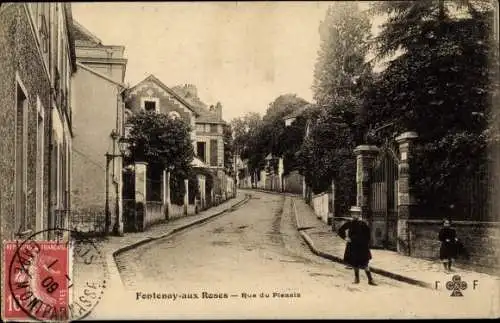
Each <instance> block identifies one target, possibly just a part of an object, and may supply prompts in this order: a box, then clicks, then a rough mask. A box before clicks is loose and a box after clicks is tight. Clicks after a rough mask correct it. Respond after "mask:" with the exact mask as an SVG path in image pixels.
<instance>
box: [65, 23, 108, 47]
mask: <svg viewBox="0 0 500 323" xmlns="http://www.w3.org/2000/svg"><path fill="white" fill-rule="evenodd" d="M72 31H73V37H74V39H75V42H79V43H84V44H85V45H87V46H93V47H99V46H103V44H102V41H101V40H100V39H99V38H98V37H97V36H96V35H94V34H93V33H91V32H90V31H89V30H88V29H87V28H85V27H83V26H82V25H81V24H80V23H78V22H77V21H76V20H73V28H72Z"/></svg>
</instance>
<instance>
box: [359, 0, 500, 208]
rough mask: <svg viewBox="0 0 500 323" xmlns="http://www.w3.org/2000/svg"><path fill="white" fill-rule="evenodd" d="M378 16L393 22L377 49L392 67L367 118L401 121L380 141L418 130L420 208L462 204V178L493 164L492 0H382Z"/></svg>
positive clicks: (377, 86)
mask: <svg viewBox="0 0 500 323" xmlns="http://www.w3.org/2000/svg"><path fill="white" fill-rule="evenodd" d="M372 11H373V12H374V13H377V14H384V15H387V16H388V17H389V18H388V20H387V22H386V23H385V24H383V25H382V28H381V32H380V34H379V35H378V36H377V37H375V38H374V41H373V44H372V47H373V48H374V50H375V53H376V57H377V59H378V60H383V59H385V60H388V59H389V62H387V63H386V65H387V67H386V69H385V70H383V71H382V72H381V73H380V75H379V76H378V78H377V80H376V81H375V82H374V83H373V86H372V88H371V89H370V91H368V92H367V96H366V100H365V108H366V110H367V115H368V120H370V123H372V125H373V126H377V125H381V124H384V123H387V122H391V123H393V124H394V127H392V129H387V131H381V132H380V133H379V134H378V135H377V136H376V137H377V139H378V140H382V138H384V137H388V136H390V134H391V133H392V132H396V133H401V132H403V131H408V130H411V131H417V132H418V133H419V137H420V138H419V142H420V145H419V148H418V150H417V152H416V153H417V158H416V165H415V166H414V167H413V171H414V172H415V173H414V176H413V178H414V179H415V183H414V186H415V188H416V190H417V191H416V193H417V196H418V198H419V199H420V203H421V204H426V205H435V206H441V205H450V204H456V203H457V201H459V200H463V199H465V198H464V195H463V194H465V193H464V192H465V191H461V190H460V189H459V186H458V185H457V179H459V178H460V179H461V182H462V183H466V182H467V181H468V180H469V179H468V178H472V177H476V176H477V175H478V174H483V173H484V169H485V165H486V158H487V154H486V152H487V149H486V147H487V146H486V137H487V136H486V135H485V130H486V128H487V124H488V121H489V120H490V119H491V109H490V102H491V101H490V100H491V97H492V95H493V93H495V92H496V91H497V86H498V84H497V82H496V75H495V74H494V73H496V72H497V71H498V67H497V66H498V65H497V59H496V47H495V45H494V43H493V41H494V39H493V35H494V33H493V30H492V24H493V16H492V15H493V10H492V8H491V7H490V3H489V2H487V1H456V2H445V1H443V0H435V1H411V2H402V1H394V2H379V3H375V4H374V5H373V6H372ZM394 56H395V57H394ZM388 98H390V99H388ZM478 115H483V116H484V118H483V117H481V118H479V117H477V116H478ZM481 176H483V175H481ZM466 186H467V185H466ZM469 186H470V185H469ZM465 195H468V194H465ZM468 198H469V197H467V199H468ZM454 212H455V213H456V212H458V210H457V209H455V211H454ZM440 214H441V215H443V212H442V210H441V212H440Z"/></svg>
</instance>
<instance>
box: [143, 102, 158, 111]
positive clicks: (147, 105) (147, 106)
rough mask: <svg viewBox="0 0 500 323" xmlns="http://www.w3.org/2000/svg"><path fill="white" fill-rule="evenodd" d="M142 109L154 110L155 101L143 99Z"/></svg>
mask: <svg viewBox="0 0 500 323" xmlns="http://www.w3.org/2000/svg"><path fill="white" fill-rule="evenodd" d="M144 110H146V111H147V112H155V111H156V102H155V101H144Z"/></svg>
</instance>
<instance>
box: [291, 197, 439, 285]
mask: <svg viewBox="0 0 500 323" xmlns="http://www.w3.org/2000/svg"><path fill="white" fill-rule="evenodd" d="M292 202H293V200H292ZM293 206H294V207H293V212H294V214H295V222H296V224H297V230H298V231H299V233H300V235H301V236H302V238H303V239H304V241H305V242H306V243H307V245H308V246H309V249H311V251H312V252H313V253H314V254H315V255H318V256H320V257H323V258H326V259H329V260H332V261H335V262H338V263H341V264H344V259H343V258H340V257H337V256H335V255H332V254H329V253H326V252H323V251H321V250H319V249H318V248H316V247H315V246H314V242H313V240H312V239H311V237H310V236H309V235H308V234H307V232H305V231H303V228H301V227H300V226H299V218H298V215H297V212H296V209H295V202H293ZM370 270H371V271H372V272H374V273H376V274H379V275H381V276H385V277H388V278H391V279H394V280H397V281H401V282H404V283H408V284H411V285H415V286H419V287H423V288H430V289H433V287H432V284H430V283H427V282H425V281H421V280H418V279H413V278H410V277H407V276H403V275H400V274H396V273H393V272H390V271H387V270H385V269H380V268H377V267H372V266H370Z"/></svg>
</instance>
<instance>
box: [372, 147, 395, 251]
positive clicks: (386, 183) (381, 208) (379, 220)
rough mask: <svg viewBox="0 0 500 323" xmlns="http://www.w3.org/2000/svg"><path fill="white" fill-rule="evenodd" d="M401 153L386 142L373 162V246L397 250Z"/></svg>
mask: <svg viewBox="0 0 500 323" xmlns="http://www.w3.org/2000/svg"><path fill="white" fill-rule="evenodd" d="M398 156H399V152H398V149H397V147H396V146H395V145H390V144H388V143H386V144H385V145H384V146H383V147H381V149H380V151H379V154H378V156H377V157H376V158H375V160H374V164H373V168H372V176H371V179H372V180H371V185H370V189H371V192H370V194H371V203H370V204H371V211H372V234H373V246H374V247H382V248H385V249H390V250H396V249H397V223H398V203H397V199H398V165H399V158H398Z"/></svg>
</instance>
